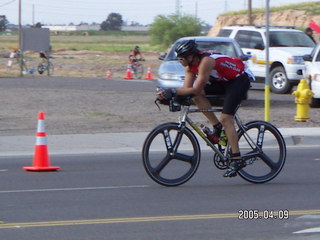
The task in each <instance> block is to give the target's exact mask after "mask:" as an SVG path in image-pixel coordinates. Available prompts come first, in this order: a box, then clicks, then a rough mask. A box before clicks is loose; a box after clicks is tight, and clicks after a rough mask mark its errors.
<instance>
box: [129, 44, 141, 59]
mask: <svg viewBox="0 0 320 240" xmlns="http://www.w3.org/2000/svg"><path fill="white" fill-rule="evenodd" d="M138 59H144V58H143V57H142V54H141V52H140V47H139V46H135V47H134V49H133V50H132V51H131V52H130V54H129V61H130V62H131V63H133V62H136V61H138Z"/></svg>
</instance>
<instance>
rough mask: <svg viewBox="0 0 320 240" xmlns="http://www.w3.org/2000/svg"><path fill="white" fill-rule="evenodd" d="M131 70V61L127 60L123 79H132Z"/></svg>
mask: <svg viewBox="0 0 320 240" xmlns="http://www.w3.org/2000/svg"><path fill="white" fill-rule="evenodd" d="M131 70H132V69H131V62H128V66H127V73H126V76H125V77H124V79H133V77H132V72H131Z"/></svg>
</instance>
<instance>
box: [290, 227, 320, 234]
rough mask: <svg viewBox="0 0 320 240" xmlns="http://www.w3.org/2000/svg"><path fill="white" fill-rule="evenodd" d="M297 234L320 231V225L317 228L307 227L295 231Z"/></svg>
mask: <svg viewBox="0 0 320 240" xmlns="http://www.w3.org/2000/svg"><path fill="white" fill-rule="evenodd" d="M294 233H295V234H301V233H320V227H316V228H307V229H304V230H301V231H297V232H294Z"/></svg>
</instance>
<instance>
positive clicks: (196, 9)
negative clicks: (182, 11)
mask: <svg viewBox="0 0 320 240" xmlns="http://www.w3.org/2000/svg"><path fill="white" fill-rule="evenodd" d="M194 17H195V18H198V1H196V6H195V13H194Z"/></svg>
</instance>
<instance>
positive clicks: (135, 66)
mask: <svg viewBox="0 0 320 240" xmlns="http://www.w3.org/2000/svg"><path fill="white" fill-rule="evenodd" d="M141 61H145V59H144V58H138V59H136V60H134V61H133V62H132V65H131V68H132V74H133V76H134V78H135V79H141V78H142V76H143V72H144V69H143V65H142V63H141Z"/></svg>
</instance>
